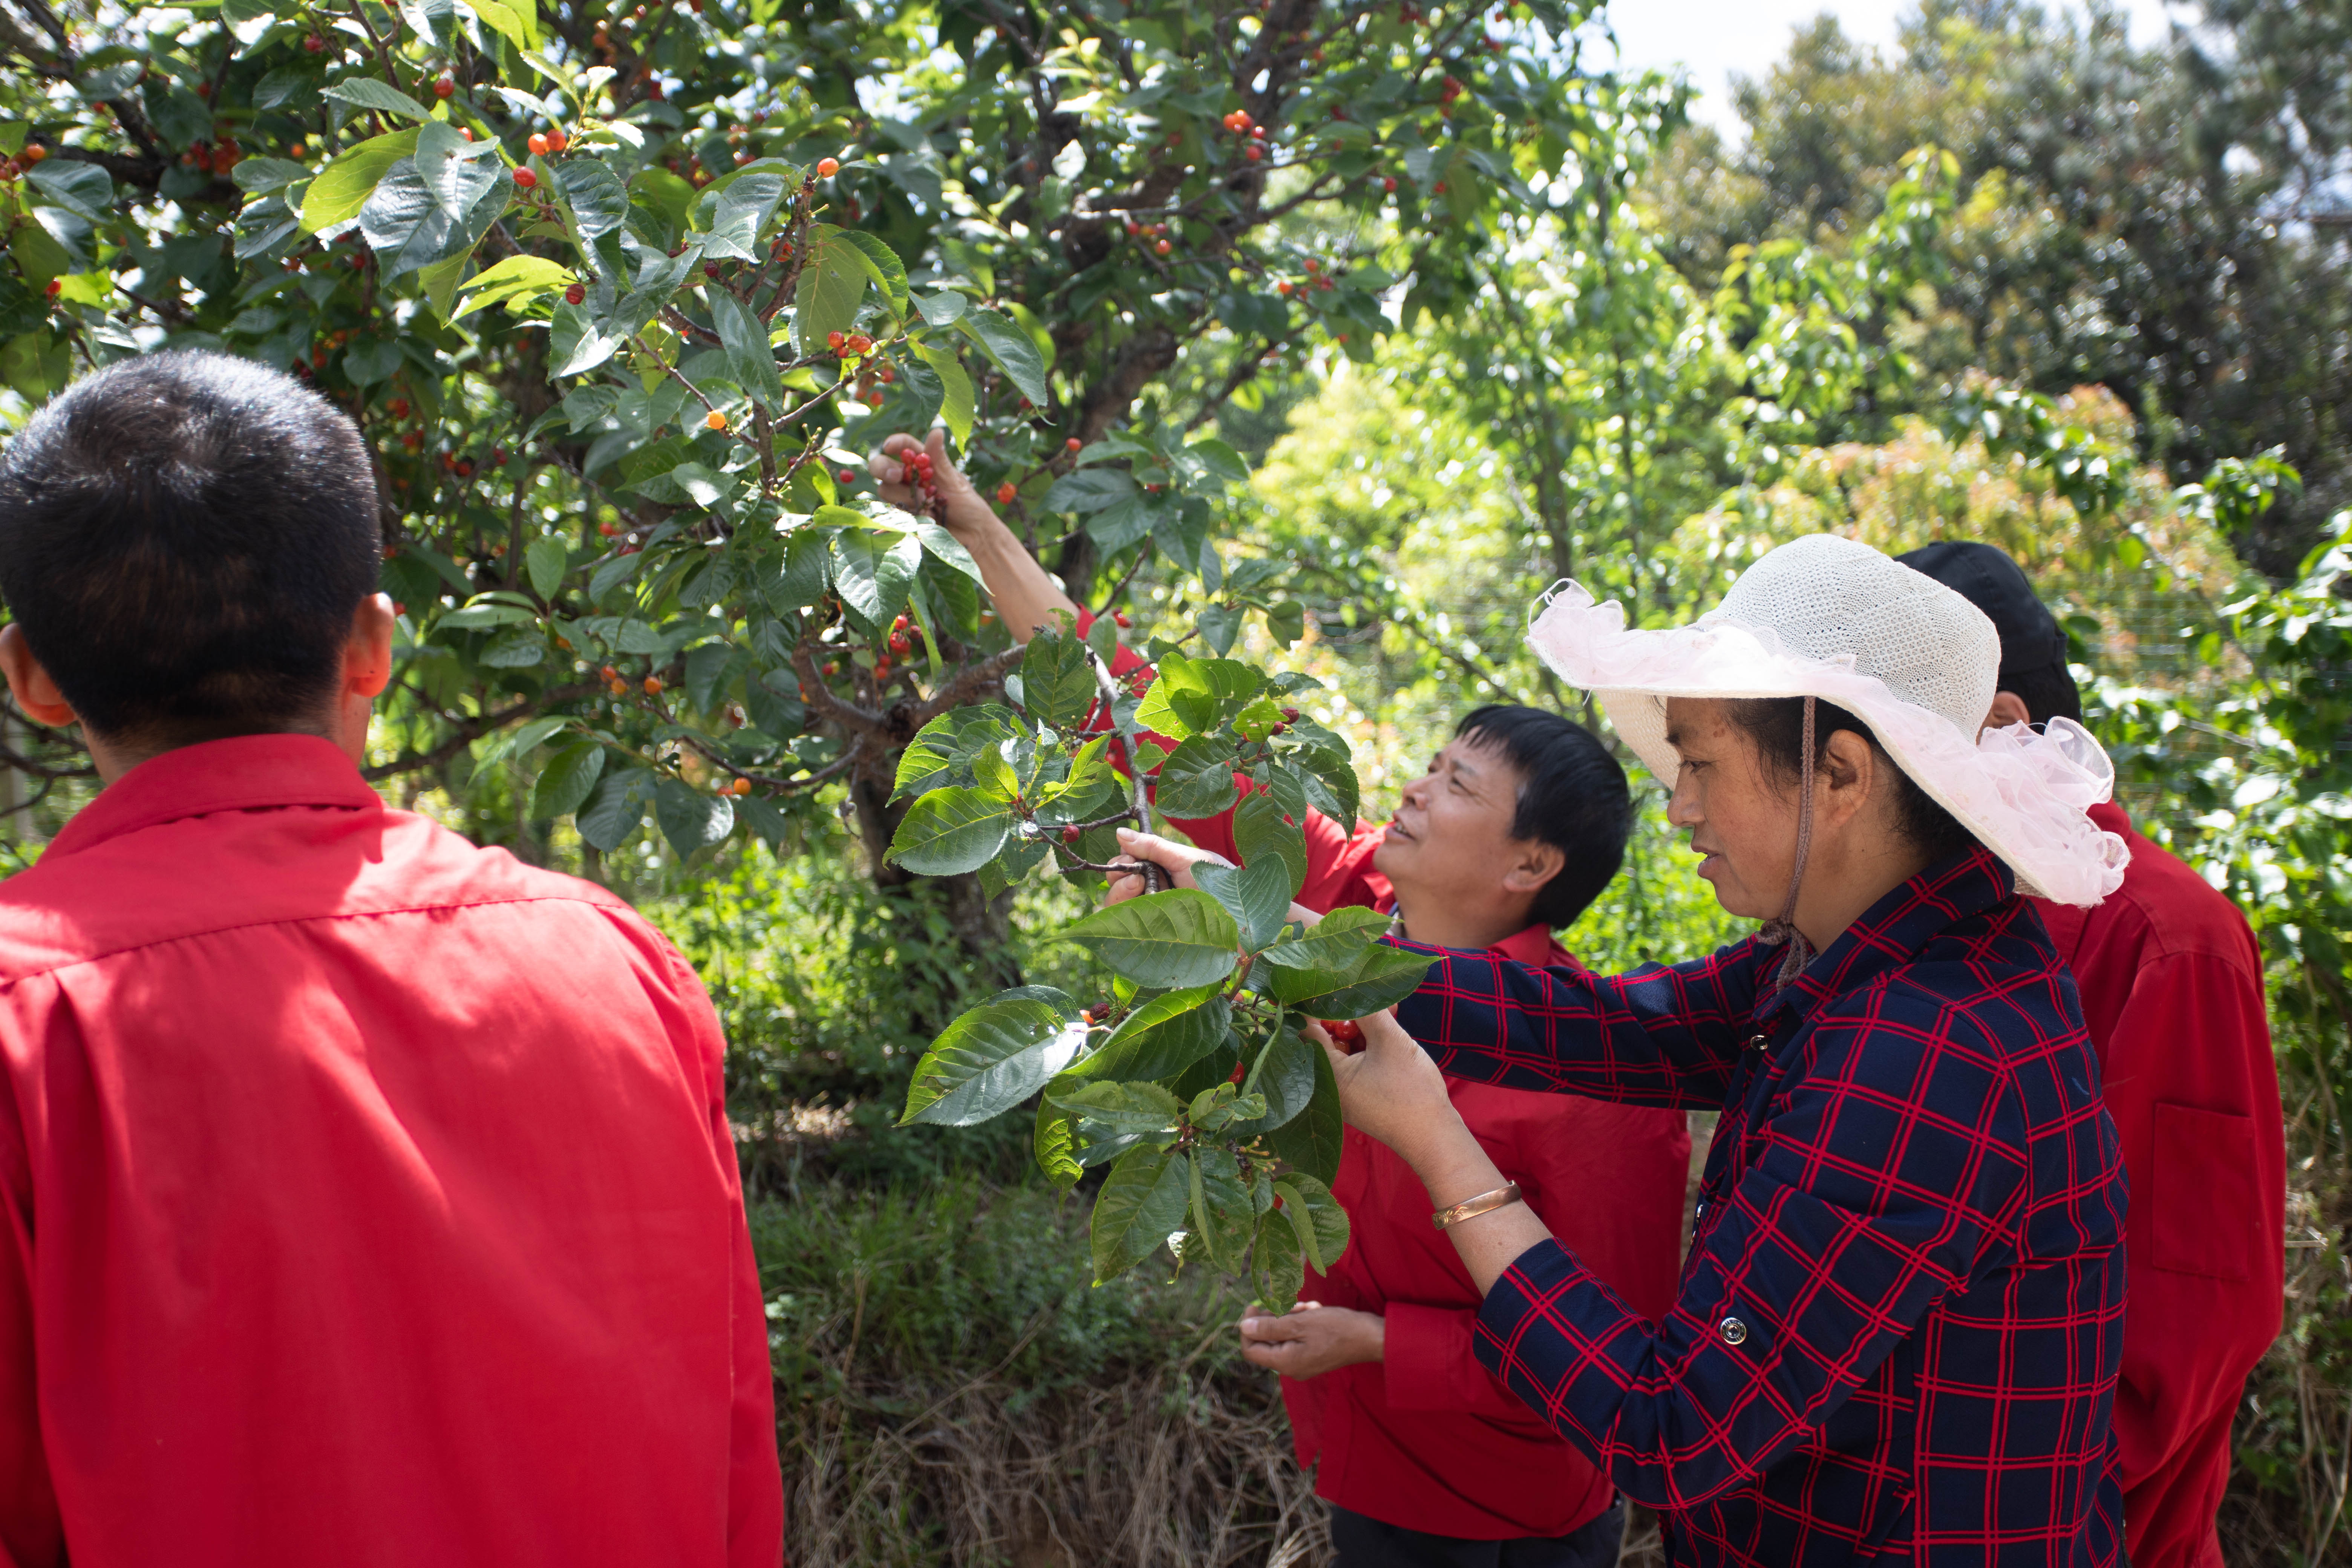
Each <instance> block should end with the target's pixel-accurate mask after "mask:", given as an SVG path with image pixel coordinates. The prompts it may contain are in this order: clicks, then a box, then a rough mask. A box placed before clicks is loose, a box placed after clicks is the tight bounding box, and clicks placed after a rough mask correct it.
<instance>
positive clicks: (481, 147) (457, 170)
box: [415, 120, 520, 265]
mask: <svg viewBox="0 0 2352 1568" xmlns="http://www.w3.org/2000/svg"><path fill="white" fill-rule="evenodd" d="M497 154H498V148H497V146H496V144H495V143H492V142H468V141H467V140H466V139H465V138H464V137H462V136H460V135H458V134H457V132H455V131H453V130H451V129H450V128H449V127H448V126H447V125H446V124H444V123H443V122H442V121H438V120H436V121H430V122H428V123H426V124H425V125H422V126H419V127H418V128H417V132H416V153H415V158H416V177H417V178H418V179H420V180H422V181H424V182H425V190H426V191H427V192H428V193H430V194H431V195H432V197H433V200H434V202H435V204H436V205H438V206H439V207H440V208H441V210H442V211H443V212H445V213H447V214H448V215H449V216H451V217H454V218H463V217H464V216H466V215H467V213H470V212H472V211H473V210H474V204H475V203H477V202H478V201H480V200H481V199H482V198H483V197H484V196H485V195H488V194H489V193H490V191H491V190H492V189H494V188H495V187H496V186H497V185H498V184H499V182H500V181H501V180H503V179H505V178H506V170H505V167H504V166H503V165H501V164H500V163H499V160H498V156H497ZM510 259H520V258H510ZM501 265H503V264H501Z"/></svg>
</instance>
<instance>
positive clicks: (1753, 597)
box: [1528, 533, 2130, 904]
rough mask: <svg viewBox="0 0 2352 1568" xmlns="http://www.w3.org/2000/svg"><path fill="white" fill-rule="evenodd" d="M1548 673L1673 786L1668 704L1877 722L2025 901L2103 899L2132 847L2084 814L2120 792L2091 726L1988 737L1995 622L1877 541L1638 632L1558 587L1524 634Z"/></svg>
mask: <svg viewBox="0 0 2352 1568" xmlns="http://www.w3.org/2000/svg"><path fill="white" fill-rule="evenodd" d="M1528 643H1529V645H1530V646H1532V647H1534V648H1535V650H1536V652H1537V654H1538V656H1539V657H1541V658H1542V659H1543V661H1544V663H1546V664H1547V665H1549V666H1550V667H1551V668H1552V669H1553V670H1554V671H1555V672H1556V673H1557V674H1558V675H1559V677H1560V679H1563V680H1567V681H1569V682H1570V683H1572V684H1574V685H1576V686H1580V687H1583V688H1585V689H1589V690H1591V692H1592V694H1593V695H1594V697H1596V698H1597V699H1599V700H1600V703H1601V709H1602V710H1603V711H1605V712H1606V713H1607V714H1608V715H1609V720H1610V722H1611V723H1612V724H1614V725H1615V726H1616V727H1617V731H1618V733H1619V734H1621V735H1622V736H1623V737H1624V738H1625V743H1626V744H1627V745H1629V746H1631V747H1632V748H1633V752H1634V754H1635V755H1637V756H1639V757H1640V758H1641V759H1642V761H1643V763H1644V764H1645V765H1647V766H1648V768H1649V769H1650V771H1651V772H1652V773H1655V774H1657V775H1658V777H1659V778H1661V779H1663V780H1664V781H1665V782H1666V783H1667V784H1673V783H1674V780H1675V774H1676V773H1678V772H1679V771H1680V769H1681V761H1680V759H1679V758H1678V757H1677V756H1676V755H1675V749H1674V748H1673V747H1672V746H1670V745H1668V744H1667V743H1666V700H1667V699H1668V698H1671V697H1706V698H1727V697H1729V698H1740V697H1815V698H1819V699H1821V700H1822V701H1825V702H1833V703H1835V704H1837V705H1838V706H1839V707H1841V708H1843V709H1844V710H1846V711H1848V712H1849V713H1852V714H1853V715H1854V717H1856V718H1857V719H1860V720H1861V721H1863V722H1864V724H1867V725H1868V726H1869V727H1870V731H1871V733H1872V734H1873V735H1874V736H1875V737H1876V739H1877V741H1878V743H1879V744H1880V745H1881V746H1883V747H1884V748H1885V751H1886V753H1887V755H1888V756H1890V757H1892V758H1893V759H1894V760H1895V765H1896V766H1897V767H1900V768H1901V769H1902V770H1903V771H1904V773H1906V774H1908V775H1909V776H1910V778H1911V780H1912V782H1913V783H1915V784H1917V785H1918V786H1919V787H1920V788H1921V789H1923V790H1925V791H1927V794H1928V795H1930V796H1931V797H1933V798H1934V799H1935V801H1936V802H1937V804H1938V805H1941V806H1943V807H1944V809H1945V810H1947V811H1948V812H1950V813H1951V814H1952V815H1953V816H1955V817H1957V818H1958V819H1959V822H1960V824H1961V826H1965V827H1966V828H1967V829H1968V830H1969V832H1970V833H1972V834H1974V835H1975V836H1976V838H1977V841H1978V842H1979V843H1980V844H1982V845H1983V846H1984V847H1986V848H1988V849H1990V850H1991V851H1992V852H1993V853H1994V854H1995V855H1997V856H1999V857H2000V858H2001V859H2002V860H2003V861H2004V862H2006V863H2007V864H2008V866H2009V868H2010V869H2011V871H2013V872H2015V873H2016V875H2017V883H2018V887H2019V889H2021V891H2024V892H2027V893H2032V894H2036V895H2038V896H2040V897H2042V898H2046V899H2050V900H2054V901H2056V902H2058V903H2062V904H2095V903H2097V902H2099V901H2100V900H2102V899H2104V898H2105V897H2106V896H2107V895H2108V894H2110V893H2112V892H2114V891H2115V890H2116V889H2117V888H2118V887H2121V886H2122V885H2123V876H2124V866H2125V864H2126V861H2128V860H2129V858H2130V852H2129V850H2128V849H2126V847H2125V845H2124V841H2123V840H2122V839H2121V838H2120V837H2116V835H2115V834H2112V833H2107V832H2105V831H2103V830H2102V829H2100V828H2099V827H2097V826H2095V825H2094V824H2093V823H2092V821H2091V819H2090V818H2089V817H2088V816H2085V815H2084V813H2085V812H2086V811H2087V810H2088V809H2089V808H2090V807H2091V806H2093V805H2097V804H2098V803H2099V802H2101V801H2104V800H2106V799H2107V798H2108V797H2109V796H2110V795H2113V793H2114V790H2115V776H2116V774H2115V765H2114V764H2113V763H2111V762H2109V761H2108V759H2107V754H2106V752H2105V751H2104V750H2103V749H2101V747H2100V745H2099V742H2097V741H2096V740H2095V739H2093V738H2092V736H2091V734H2090V732H2089V731H2086V730H2084V728H2083V727H2082V726H2081V725H2079V724H2076V723H2074V721H2071V720H2067V719H2053V720H2052V721H2050V722H2049V724H2048V725H2047V726H2045V728H2044V730H2043V731H2042V733H2039V734H2037V733H2035V732H2034V731H2032V730H2031V729H2029V728H2028V727H2026V726H2025V725H2023V724H2015V725H2011V726H2010V727H2009V728H2007V729H2003V730H1987V731H1984V732H1983V734H1982V735H1981V737H1979V734H1978V726H1979V724H1980V723H1981V722H1982V721H1983V719H1984V715H1985V712H1986V710H1988V709H1990V707H1991V706H1992V699H1993V692H1994V690H1995V686H1994V681H1995V679H1996V677H1997V675H1998V674H1999V671H2000V637H1999V635H1998V634H1997V633H1995V631H1994V630H1993V626H1992V623H1991V622H1990V620H1988V619H1986V618H1985V615H1984V612H1982V611H1981V610H1979V609H1978V608H1977V607H1976V606H1975V605H1971V604H1969V602H1968V601H1967V600H1966V599H1964V598H1962V597H1961V596H1960V595H1958V594H1956V593H1954V592H1953V591H1952V590H1951V589H1949V588H1947V587H1945V586H1944V585H1943V584H1940V583H1937V582H1936V581H1935V580H1934V579H1933V578H1930V577H1927V576H1926V575H1924V574H1921V573H1917V572H1914V571H1913V570H1911V568H1909V567H1908V566H1905V565H1902V564H1900V563H1897V562H1895V561H1891V560H1889V559H1888V558H1887V557H1885V556H1884V555H1882V554H1880V553H1879V552H1877V551H1875V550H1873V549H1872V548H1870V546H1868V545H1866V544H1861V543H1857V542H1854V541H1853V540H1850V539H1841V538H1839V537H1837V536H1836V535H1834V534H1826V533H1822V534H1813V535H1811V536H1809V537H1807V538H1804V539H1799V540H1795V541H1792V542H1790V543H1787V544H1783V545H1781V546H1780V548H1779V549H1777V550H1774V551H1773V552H1770V553H1769V554H1768V555H1766V556H1765V557H1764V558H1763V559H1762V560H1760V561H1759V562H1757V563H1756V564H1755V565H1753V566H1751V567H1749V568H1748V570H1747V571H1746V572H1745V573H1743V574H1741V575H1740V577H1739V580H1738V582H1737V583H1735V584H1732V587H1731V590H1730V592H1728V593H1727V594H1726V595H1724V599H1723V603H1722V604H1721V605H1718V606H1717V607H1716V608H1715V609H1713V610H1710V611H1709V612H1707V613H1706V615H1704V616H1700V617H1699V618H1698V619H1697V620H1696V621H1695V622H1693V623H1692V624H1691V625H1689V626H1677V627H1675V628H1674V629H1672V630H1668V631H1633V630H1628V629H1627V628H1626V626H1625V613H1624V611H1623V609H1622V607H1620V606H1619V605H1618V604H1617V603H1616V602H1615V601H1614V600H1612V601H1610V602H1609V603H1607V604H1595V603H1594V602H1593V599H1592V595H1591V594H1590V593H1589V592H1587V591H1586V590H1585V589H1584V587H1583V586H1582V585H1580V584H1576V583H1573V582H1567V583H1562V584H1559V585H1558V586H1557V587H1555V588H1554V589H1553V590H1552V591H1551V593H1549V595H1546V601H1545V604H1544V607H1543V609H1542V611H1541V613H1540V614H1538V616H1537V617H1536V621H1535V625H1534V626H1532V627H1531V628H1530V629H1529V631H1528Z"/></svg>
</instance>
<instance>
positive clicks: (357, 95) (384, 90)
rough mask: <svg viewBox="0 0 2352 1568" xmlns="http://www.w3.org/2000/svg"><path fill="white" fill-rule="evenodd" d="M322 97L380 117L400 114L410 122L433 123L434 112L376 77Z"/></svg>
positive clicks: (358, 79)
mask: <svg viewBox="0 0 2352 1568" xmlns="http://www.w3.org/2000/svg"><path fill="white" fill-rule="evenodd" d="M320 96H322V97H325V98H331V99H336V100H340V101H341V102H344V103H348V104H351V105H352V107H354V108H356V109H372V110H375V111H376V112H378V113H380V114H397V115H401V116H403V117H404V118H406V119H409V120H431V119H432V118H433V115H432V112H431V111H430V110H427V109H426V108H425V106H424V105H423V104H421V103H419V102H417V101H416V100H415V99H413V98H411V97H409V96H408V95H407V94H406V93H404V92H403V91H401V90H400V89H398V88H396V87H394V86H392V85H391V84H390V83H388V82H381V81H378V80H376V79H374V78H373V77H368V76H355V77H352V78H350V79H348V80H344V81H339V82H337V83H335V85H334V86H332V87H330V88H324V89H320Z"/></svg>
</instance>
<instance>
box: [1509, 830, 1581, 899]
mask: <svg viewBox="0 0 2352 1568" xmlns="http://www.w3.org/2000/svg"><path fill="white" fill-rule="evenodd" d="M1511 850H1512V855H1513V859H1512V861H1511V866H1510V868H1509V869H1508V870H1507V871H1505V872H1504V873H1503V890H1504V891H1505V892H1507V893H1526V894H1528V896H1529V897H1533V896H1534V895H1535V894H1537V893H1538V892H1541V891H1542V890H1543V885H1544V884H1545V883H1546V882H1549V881H1550V880H1551V879H1553V878H1554V877H1557V876H1559V873H1560V868H1562V867H1564V866H1566V865H1567V864H1568V856H1567V855H1566V853H1564V852H1563V851H1562V850H1561V848H1560V847H1559V845H1557V844H1547V843H1545V842H1544V841H1543V840H1542V839H1540V838H1523V839H1520V840H1518V841H1517V843H1515V844H1513V845H1512V846H1511Z"/></svg>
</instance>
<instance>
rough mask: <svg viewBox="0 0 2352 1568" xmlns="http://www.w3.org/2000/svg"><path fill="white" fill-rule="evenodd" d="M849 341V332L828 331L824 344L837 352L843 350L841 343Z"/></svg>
mask: <svg viewBox="0 0 2352 1568" xmlns="http://www.w3.org/2000/svg"><path fill="white" fill-rule="evenodd" d="M848 341H849V334H848V333H847V332H827V333H825V335H824V346H825V347H827V348H829V349H831V350H832V351H833V352H834V353H840V352H841V345H842V344H844V343H845V342H848Z"/></svg>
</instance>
